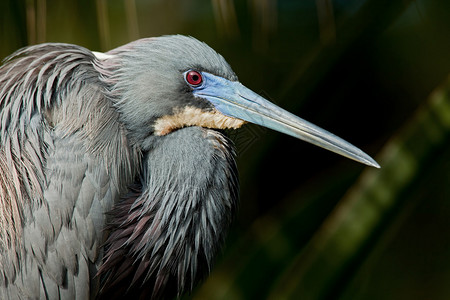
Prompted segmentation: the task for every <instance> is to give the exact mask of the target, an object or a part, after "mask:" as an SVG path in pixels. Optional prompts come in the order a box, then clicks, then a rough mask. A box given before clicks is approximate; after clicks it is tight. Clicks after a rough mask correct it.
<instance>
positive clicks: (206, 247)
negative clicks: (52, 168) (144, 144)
mask: <svg viewBox="0 0 450 300" xmlns="http://www.w3.org/2000/svg"><path fill="white" fill-rule="evenodd" d="M146 162H147V165H146V168H144V172H143V178H142V180H141V184H140V187H139V188H138V189H134V191H132V193H131V194H130V195H128V197H127V198H126V199H123V201H122V202H121V203H120V204H119V205H118V206H117V207H116V208H115V209H114V210H113V211H112V212H111V215H112V222H111V227H110V230H111V234H110V237H109V239H108V241H107V250H106V255H105V261H104V264H103V266H102V267H101V269H100V272H101V273H102V274H104V276H105V281H104V283H105V284H104V289H103V292H104V295H105V298H106V296H109V295H107V294H108V293H107V291H106V290H107V289H108V288H111V289H113V290H112V291H114V293H117V290H118V288H120V286H123V287H125V289H128V288H129V287H130V286H134V287H135V288H136V289H138V290H139V291H138V292H137V295H140V296H142V295H152V296H153V297H155V298H162V297H165V296H167V295H168V294H167V293H170V292H171V291H175V293H176V294H178V296H179V295H180V294H181V293H183V292H184V291H186V290H192V288H193V286H194V285H195V284H196V283H198V282H199V281H200V280H201V279H203V278H204V277H205V276H206V275H207V274H208V273H209V271H210V269H211V265H212V263H213V259H214V256H215V254H216V253H217V252H218V249H219V248H220V246H221V245H222V244H223V241H224V237H225V233H226V231H227V229H228V227H229V224H230V222H231V219H232V217H233V215H234V211H235V209H236V204H237V198H238V184H237V174H236V165H235V160H234V150H233V148H232V145H231V143H230V141H229V140H228V139H227V138H225V137H224V136H223V135H222V134H220V133H218V132H216V131H213V130H207V129H203V128H199V127H188V128H184V129H181V130H177V131H175V132H173V133H171V134H169V135H167V136H164V137H158V138H155V139H154V141H153V142H152V148H150V150H149V151H148V154H147V157H146ZM123 245H125V248H126V249H125V248H124V247H123ZM125 265H127V266H133V267H132V268H127V269H125ZM124 270H125V271H124ZM124 272H126V273H128V274H124ZM132 289H133V288H131V289H130V290H132ZM105 291H106V292H105ZM170 296H172V295H170Z"/></svg>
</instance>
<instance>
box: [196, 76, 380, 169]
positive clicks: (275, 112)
mask: <svg viewBox="0 0 450 300" xmlns="http://www.w3.org/2000/svg"><path fill="white" fill-rule="evenodd" d="M202 76H203V80H204V82H203V84H202V85H201V86H199V87H197V88H194V91H193V94H194V95H195V96H197V97H202V98H205V99H207V100H208V101H210V102H211V103H212V104H213V105H214V106H215V107H216V109H217V110H218V111H220V112H221V113H223V114H224V115H227V116H230V117H234V118H238V119H242V120H245V121H248V122H251V123H254V124H258V125H261V126H264V127H267V128H271V129H273V130H276V131H279V132H282V133H285V134H288V135H291V136H293V137H296V138H299V139H302V140H304V141H306V142H309V143H312V144H314V145H317V146H319V147H322V148H325V149H327V150H330V151H333V152H335V153H337V154H340V155H343V156H345V157H348V158H350V159H353V160H356V161H358V162H361V163H363V164H366V165H369V166H372V167H376V168H379V167H380V166H379V165H378V163H377V162H376V161H375V160H374V159H372V158H371V157H370V156H369V155H367V154H366V153H364V152H363V151H361V150H360V149H358V148H357V147H355V146H353V145H352V144H350V143H348V142H346V141H344V140H343V139H341V138H339V137H337V136H336V135H334V134H332V133H330V132H328V131H326V130H324V129H322V128H320V127H318V126H316V125H314V124H312V123H310V122H308V121H305V120H303V119H301V118H299V117H297V116H295V115H294V114H291V113H290V112H288V111H286V110H284V109H282V108H280V107H278V106H276V105H275V104H273V103H271V102H270V101H268V100H266V99H264V98H263V97H261V96H260V95H258V94H256V93H255V92H253V91H252V90H250V89H248V88H246V87H245V86H244V85H242V84H241V83H239V82H237V81H229V80H227V79H224V78H222V77H219V76H215V75H212V74H210V73H206V72H202Z"/></svg>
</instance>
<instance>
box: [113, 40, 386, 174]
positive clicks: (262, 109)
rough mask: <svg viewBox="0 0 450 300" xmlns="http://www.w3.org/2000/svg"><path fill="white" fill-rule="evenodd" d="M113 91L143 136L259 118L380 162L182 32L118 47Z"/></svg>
mask: <svg viewBox="0 0 450 300" xmlns="http://www.w3.org/2000/svg"><path fill="white" fill-rule="evenodd" d="M109 54H111V56H113V57H117V58H118V65H119V67H118V68H117V71H116V72H115V73H114V75H112V78H113V80H112V81H113V82H114V85H113V92H114V93H116V94H117V95H119V97H118V100H117V106H118V107H119V109H120V111H121V112H122V115H123V118H124V120H123V121H124V123H125V124H126V126H127V127H128V129H129V130H130V131H131V132H133V133H134V134H135V136H136V138H137V139H138V140H145V139H146V138H147V137H150V136H151V137H155V136H164V135H167V134H170V133H171V132H173V131H175V130H178V129H181V128H183V127H187V126H200V127H207V128H216V129H226V128H239V127H240V126H242V125H243V124H244V123H245V122H251V123H255V124H258V125H261V126H265V127H268V128H271V129H274V130H277V131H279V132H282V133H285V134H288V135H291V136H294V137H296V138H299V139H302V140H305V141H307V142H310V143H313V144H315V145H318V146H320V147H323V148H325V149H328V150H330V151H333V152H336V153H338V154H341V155H343V156H346V157H348V158H351V159H354V160H356V161H359V162H362V163H364V164H367V165H370V166H375V167H379V166H378V164H377V163H376V162H375V161H374V160H373V159H372V158H370V157H369V156H368V155H367V154H365V153H364V152H362V151H361V150H359V149H358V148H356V147H354V146H353V145H351V144H349V143H348V142H346V141H344V140H342V139H341V138H339V137H337V136H335V135H333V134H331V133H329V132H327V131H325V130H323V129H321V128H319V127H317V126H315V125H313V124H311V123H309V122H307V121H305V120H303V119H301V118H299V117H297V116H295V115H293V114H291V113H289V112H287V111H285V110H283V109H281V108H280V107H278V106H276V105H275V104H273V103H271V102H270V101H268V100H266V99H264V98H263V97H261V96H260V95H258V94H257V93H255V92H253V91H251V90H250V89H248V88H246V87H245V86H244V85H242V84H241V83H240V82H239V81H238V79H237V76H236V75H235V74H234V72H233V71H232V69H231V67H230V66H229V64H228V63H227V62H226V61H225V59H224V58H223V57H222V56H221V55H219V54H218V53H217V52H216V51H214V50H213V49H212V48H210V47H209V46H208V45H206V44H205V43H202V42H200V41H198V40H196V39H194V38H192V37H186V36H181V35H175V36H163V37H159V38H149V39H142V40H139V41H136V42H133V43H130V44H128V45H125V46H122V47H120V48H117V49H115V50H112V51H111V52H110V53H109Z"/></svg>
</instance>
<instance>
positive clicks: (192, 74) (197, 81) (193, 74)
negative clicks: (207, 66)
mask: <svg viewBox="0 0 450 300" xmlns="http://www.w3.org/2000/svg"><path fill="white" fill-rule="evenodd" d="M185 80H186V82H187V83H188V84H189V85H191V86H194V87H195V86H199V85H201V84H202V82H203V78H202V74H200V73H199V72H197V71H189V72H187V73H186V75H185Z"/></svg>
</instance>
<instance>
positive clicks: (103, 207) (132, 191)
mask: <svg viewBox="0 0 450 300" xmlns="http://www.w3.org/2000/svg"><path fill="white" fill-rule="evenodd" d="M155 41H156V42H155ZM171 49H172V50H171ZM193 50H195V51H193ZM191 52H193V54H192V53H191ZM189 53H191V54H189ZM172 56H175V58H173V57H172ZM100 59H101V60H100ZM172 61H175V62H176V61H178V63H173V62H172ZM189 67H199V68H202V69H207V70H210V71H211V72H214V73H216V74H219V75H221V76H224V77H226V78H228V79H230V80H236V77H235V75H234V73H233V72H232V71H231V69H230V68H229V66H228V64H227V63H226V62H225V60H224V59H223V58H222V57H221V56H220V55H218V54H217V53H215V52H214V50H212V49H210V48H209V47H207V46H206V45H205V44H203V43H201V42H198V41H197V40H195V39H192V38H188V37H182V36H174V37H163V38H160V39H146V40H141V41H137V42H135V43H131V44H129V45H125V46H123V47H121V48H118V49H116V50H113V51H111V52H110V53H108V54H107V55H105V56H102V57H99V58H96V57H95V55H94V54H93V53H92V52H91V51H89V50H87V49H84V48H82V47H78V46H74V45H66V44H42V45H37V46H32V47H28V48H24V49H23V50H19V51H18V52H16V53H15V54H13V55H12V56H11V57H10V58H8V59H7V60H6V61H5V63H4V65H3V66H1V67H0V119H1V124H0V142H1V145H0V299H88V298H94V297H96V295H97V293H98V291H99V290H101V291H102V293H103V295H104V297H105V298H107V297H108V295H114V293H112V294H109V290H108V288H112V289H114V288H116V287H120V288H123V287H124V286H125V285H127V284H128V285H129V287H133V288H136V290H138V291H137V292H133V291H130V289H127V288H125V289H122V290H121V291H122V292H123V293H129V294H130V295H136V296H145V295H148V296H150V295H153V296H154V297H162V296H163V295H164V294H165V289H166V290H167V289H168V288H169V287H170V286H171V285H174V286H175V287H174V290H173V291H174V292H171V293H169V294H174V295H180V294H181V293H182V292H184V291H185V290H191V289H192V287H193V286H194V284H195V283H197V282H198V281H199V280H200V279H201V278H203V277H204V276H205V274H207V273H208V272H209V269H210V267H211V264H212V263H213V256H214V255H215V254H216V253H217V249H218V247H219V246H220V244H221V242H222V241H223V239H224V232H225V230H226V228H227V227H228V225H229V223H230V220H231V216H232V214H233V212H234V210H235V206H236V202H237V194H238V191H237V175H236V174H235V172H236V168H235V162H234V150H233V147H232V145H231V144H230V142H229V141H228V140H227V139H226V138H225V137H223V135H222V134H220V133H218V132H216V131H213V130H209V129H208V130H206V129H202V128H199V127H192V128H185V129H180V130H177V131H175V132H173V133H171V134H169V135H167V136H164V137H156V136H154V135H152V133H153V131H152V130H153V127H152V122H153V121H154V120H156V119H157V118H159V117H161V116H163V115H167V114H169V115H170V114H171V113H173V109H174V108H176V107H178V106H182V105H189V104H192V103H193V97H192V96H191V97H188V96H186V94H187V93H186V91H183V90H182V89H180V88H179V87H180V86H181V84H180V80H178V79H175V75H173V74H179V72H183V71H186V69H188V68H189ZM162 68H163V69H164V68H165V70H167V72H165V73H164V70H163V72H160V71H161V69H162ZM158 74H163V75H162V76H160V77H158ZM164 74H165V75H164ZM172 75H173V78H172V77H171V76H172ZM181 81H182V79H181ZM164 91H165V92H164ZM183 95H184V96H183ZM161 100H163V101H161ZM157 101H159V102H157ZM177 101H180V102H179V104H177V103H178V102H177ZM192 105H196V106H197V107H200V108H202V109H206V110H208V109H210V108H209V104H208V103H207V102H206V101H203V102H202V101H201V100H196V102H195V103H193V104H192ZM192 142H193V143H194V144H191V143H192ZM132 184H134V185H132ZM130 186H131V187H130ZM108 237H109V238H108ZM118 241H121V242H124V241H125V242H124V243H121V242H118ZM105 242H106V244H105ZM104 245H105V246H106V248H104ZM104 252H105V253H106V255H105V259H104V261H103V262H102V260H103V256H104ZM118 255H120V259H118ZM102 263H103V266H102V267H101V268H100V266H101V265H102ZM99 268H100V272H98V270H99ZM128 268H130V269H129V270H128V271H127V272H123V271H126V270H127V269H128ZM121 272H122V273H123V274H124V275H123V276H121V277H120V276H119V275H120V274H122V273H121ZM139 290H140V291H139Z"/></svg>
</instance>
